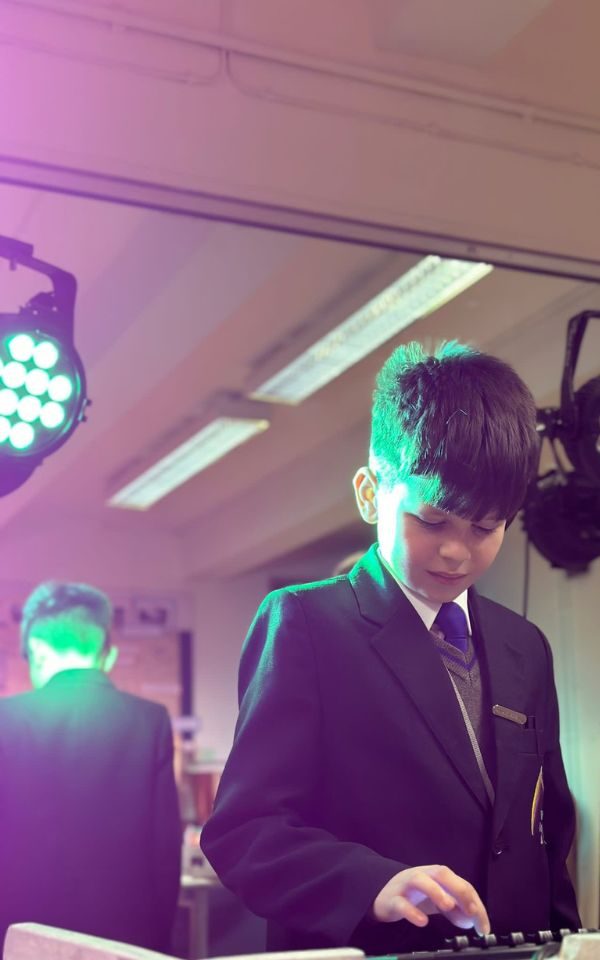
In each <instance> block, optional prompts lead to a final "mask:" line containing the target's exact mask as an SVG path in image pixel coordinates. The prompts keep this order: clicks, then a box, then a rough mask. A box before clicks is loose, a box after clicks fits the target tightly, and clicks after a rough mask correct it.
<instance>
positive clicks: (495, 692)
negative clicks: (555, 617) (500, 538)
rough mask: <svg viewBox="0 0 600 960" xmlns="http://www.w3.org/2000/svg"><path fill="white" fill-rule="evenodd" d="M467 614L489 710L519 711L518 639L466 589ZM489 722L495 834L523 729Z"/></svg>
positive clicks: (516, 770)
mask: <svg viewBox="0 0 600 960" xmlns="http://www.w3.org/2000/svg"><path fill="white" fill-rule="evenodd" d="M469 613H470V616H471V619H472V623H473V626H474V628H475V629H476V630H477V634H478V637H479V642H480V647H481V648H482V653H483V657H484V658H485V661H486V663H487V672H488V677H489V689H490V698H491V703H490V709H491V708H492V707H493V706H494V705H495V704H499V705H500V706H502V707H508V708H510V709H511V710H517V711H519V712H520V711H522V708H523V704H524V702H525V689H524V678H525V676H526V671H525V664H524V661H523V655H522V653H521V651H520V649H519V646H518V640H517V639H516V638H514V637H508V636H506V635H505V631H503V630H502V628H501V627H500V625H499V623H498V620H497V618H496V617H494V615H493V611H492V609H491V608H490V607H488V606H487V605H486V604H485V602H484V603H482V602H481V601H480V599H479V598H478V596H477V593H476V592H475V590H470V591H469ZM492 725H493V731H494V738H495V742H496V785H495V787H496V800H495V804H494V816H493V830H494V836H497V835H498V833H499V831H500V830H501V828H502V825H503V823H504V821H505V819H506V815H507V813H508V810H509V808H510V804H511V801H512V798H513V796H514V792H515V789H516V787H517V785H518V782H519V777H520V773H521V771H520V766H519V763H518V760H517V757H518V754H519V751H520V744H519V737H521V736H522V732H523V731H522V727H520V726H519V725H518V724H517V723H513V722H512V721H511V720H506V719H504V718H503V717H498V716H492Z"/></svg>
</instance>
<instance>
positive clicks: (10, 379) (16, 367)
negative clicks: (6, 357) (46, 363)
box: [2, 360, 27, 387]
mask: <svg viewBox="0 0 600 960" xmlns="http://www.w3.org/2000/svg"><path fill="white" fill-rule="evenodd" d="M26 376H27V370H26V369H25V367H24V366H23V364H22V363H17V361H16V360H11V362H10V363H7V364H6V366H5V367H4V370H3V371H2V379H3V381H4V383H5V384H6V386H7V387H22V386H23V384H24V383H25V377H26Z"/></svg>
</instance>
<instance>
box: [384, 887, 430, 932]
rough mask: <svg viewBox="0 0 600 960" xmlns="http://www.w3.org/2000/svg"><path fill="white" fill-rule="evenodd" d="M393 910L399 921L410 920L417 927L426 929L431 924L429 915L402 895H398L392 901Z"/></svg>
mask: <svg viewBox="0 0 600 960" xmlns="http://www.w3.org/2000/svg"><path fill="white" fill-rule="evenodd" d="M392 910H393V913H394V915H395V917H396V918H397V919H398V920H408V922H409V923H414V924H415V926H417V927H426V926H427V924H428V923H429V918H428V916H427V914H425V913H423V911H422V910H419V908H418V907H415V905H414V903H411V902H410V900H407V899H406V897H403V896H402V894H396V896H395V897H394V898H393V901H392Z"/></svg>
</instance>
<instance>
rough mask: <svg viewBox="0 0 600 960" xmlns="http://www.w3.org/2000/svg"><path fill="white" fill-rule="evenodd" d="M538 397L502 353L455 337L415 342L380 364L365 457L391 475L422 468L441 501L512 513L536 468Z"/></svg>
mask: <svg viewBox="0 0 600 960" xmlns="http://www.w3.org/2000/svg"><path fill="white" fill-rule="evenodd" d="M539 446H540V441H539V437H538V433H537V430H536V409H535V402H534V399H533V397H532V395H531V393H530V391H529V389H528V388H527V386H526V385H525V384H524V383H523V381H522V380H521V378H520V377H519V376H518V375H517V374H516V373H515V371H514V370H513V369H512V367H510V366H509V365H508V364H507V363H504V361H502V360H499V359H498V358H497V357H492V356H490V355H489V354H485V353H481V352H480V351H479V350H476V349H475V348H474V347H470V346H466V345H463V344H460V343H457V342H456V341H447V342H444V343H442V344H440V345H439V346H438V347H437V349H435V351H434V352H433V353H428V352H427V351H426V350H425V348H424V347H423V345H422V344H420V343H417V342H412V343H408V344H405V345H403V346H400V347H398V348H397V349H396V350H395V351H394V352H393V353H392V355H391V356H390V357H389V359H388V360H387V361H386V363H385V364H384V365H383V367H382V368H381V370H380V372H379V374H378V376H377V380H376V387H375V391H374V394H373V409H372V418H371V450H370V461H369V462H370V465H371V468H372V469H373V470H374V472H375V473H376V475H377V476H378V477H379V479H380V481H381V482H382V483H384V484H387V485H391V484H394V483H398V482H401V481H403V480H407V479H408V477H409V476H423V477H426V478H428V479H429V481H430V483H429V484H426V486H425V490H426V499H427V500H428V501H429V502H431V503H432V504H433V505H434V506H436V507H439V508H440V509H442V510H448V511H450V512H451V513H456V514H458V515H459V516H463V517H467V518H469V519H475V520H481V519H482V518H483V517H485V516H488V515H494V516H496V517H497V518H498V519H499V520H501V519H506V520H507V521H508V522H512V520H513V519H514V517H515V516H516V514H517V512H518V511H519V509H520V507H521V506H522V503H523V500H524V499H525V494H526V492H527V487H528V485H529V483H530V481H531V480H532V479H533V477H534V476H535V472H536V469H537V464H538V458H539Z"/></svg>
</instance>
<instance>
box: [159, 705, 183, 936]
mask: <svg viewBox="0 0 600 960" xmlns="http://www.w3.org/2000/svg"><path fill="white" fill-rule="evenodd" d="M180 868H181V821H180V817H179V802H178V798H177V787H176V784H175V774H174V770H173V733H172V730H171V723H170V720H169V716H168V714H167V711H166V710H161V718H160V723H159V727H158V733H157V744H156V766H155V773H154V789H153V797H152V879H153V884H152V886H153V890H154V913H153V919H154V922H155V929H156V931H157V936H158V939H159V941H160V942H161V943H162V946H161V947H160V949H162V950H163V951H164V952H168V951H169V950H170V946H171V933H172V928H173V923H174V921H175V912H176V910H177V899H178V895H179V875H180Z"/></svg>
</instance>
